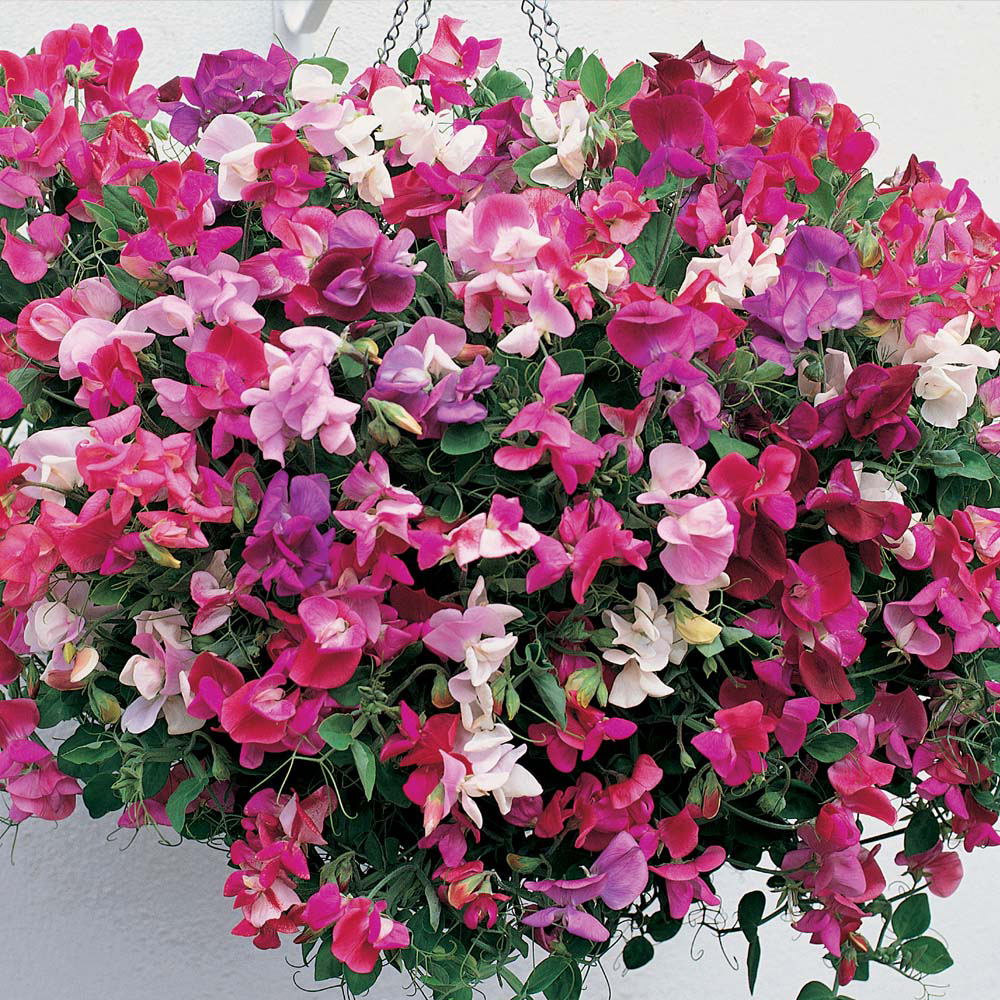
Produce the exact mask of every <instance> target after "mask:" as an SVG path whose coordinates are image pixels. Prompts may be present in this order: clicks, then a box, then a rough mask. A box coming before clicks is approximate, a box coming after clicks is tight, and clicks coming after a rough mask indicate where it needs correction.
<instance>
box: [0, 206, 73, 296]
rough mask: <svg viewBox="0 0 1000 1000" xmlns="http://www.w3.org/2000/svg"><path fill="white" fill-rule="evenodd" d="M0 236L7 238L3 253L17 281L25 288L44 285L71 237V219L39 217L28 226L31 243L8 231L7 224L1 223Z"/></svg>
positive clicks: (2, 220)
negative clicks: (25, 286) (68, 237)
mask: <svg viewBox="0 0 1000 1000" xmlns="http://www.w3.org/2000/svg"><path fill="white" fill-rule="evenodd" d="M0 232H2V233H3V235H4V244H3V252H2V253H0V257H2V258H3V260H4V261H6V263H7V265H8V266H9V267H10V270H11V273H12V274H13V275H14V277H15V278H16V279H17V280H18V281H20V282H21V283H22V284H24V285H30V284H31V283H32V282H35V281H41V280H42V278H44V277H45V275H46V273H47V272H48V270H49V264H51V263H52V261H54V260H55V259H56V257H58V256H59V255H60V254H61V253H62V252H63V246H64V243H65V240H66V236H67V234H68V233H69V217H68V216H65V215H60V216H56V215H51V214H49V213H47V214H45V215H39V216H38V217H37V218H35V219H32V220H31V222H29V223H28V235H29V236H30V237H31V243H27V242H25V241H24V240H22V239H19V238H18V237H17V236H15V235H14V234H13V233H11V232H10V231H9V230H8V229H7V220H6V219H0Z"/></svg>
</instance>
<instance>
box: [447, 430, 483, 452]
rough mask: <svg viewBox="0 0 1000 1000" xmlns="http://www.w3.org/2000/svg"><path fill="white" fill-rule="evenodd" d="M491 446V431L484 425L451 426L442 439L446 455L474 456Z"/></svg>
mask: <svg viewBox="0 0 1000 1000" xmlns="http://www.w3.org/2000/svg"><path fill="white" fill-rule="evenodd" d="M489 444H490V435H489V431H487V430H486V428H485V427H484V426H483V425H482V424H449V425H448V428H447V430H446V431H445V432H444V435H443V436H442V438H441V450H442V451H443V452H444V453H445V454H446V455H474V454H476V453H477V452H480V451H483V450H484V449H485V448H488V447H489Z"/></svg>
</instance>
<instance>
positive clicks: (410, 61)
mask: <svg viewBox="0 0 1000 1000" xmlns="http://www.w3.org/2000/svg"><path fill="white" fill-rule="evenodd" d="M417 62H418V58H417V53H416V52H415V51H414V50H413V49H403V51H402V52H400V53H399V58H398V59H397V60H396V65H397V66H398V67H399V72H400V73H402V74H403V75H404V76H411V77H412V76H413V74H414V73H416V71H417Z"/></svg>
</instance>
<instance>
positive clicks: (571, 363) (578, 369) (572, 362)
mask: <svg viewBox="0 0 1000 1000" xmlns="http://www.w3.org/2000/svg"><path fill="white" fill-rule="evenodd" d="M552 357H553V358H554V359H555V362H556V364H557V365H559V370H560V371H561V372H562V373H563V375H584V374H586V371H587V357H586V355H585V354H584V353H583V351H580V350H577V349H576V348H575V347H571V348H569V349H568V350H565V351H559V352H557V353H556V354H553V355H552Z"/></svg>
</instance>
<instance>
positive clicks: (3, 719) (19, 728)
mask: <svg viewBox="0 0 1000 1000" xmlns="http://www.w3.org/2000/svg"><path fill="white" fill-rule="evenodd" d="M39 718H40V716H39V714H38V705H37V704H36V703H35V701H34V700H33V699H31V698H10V699H8V700H7V701H0V750H5V749H6V748H7V747H8V746H10V745H11V743H13V742H15V741H16V740H23V739H26V738H27V737H28V736H30V735H31V734H32V733H33V732H34V731H35V729H37V728H38V722H39Z"/></svg>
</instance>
